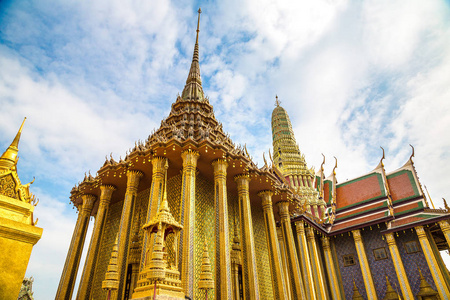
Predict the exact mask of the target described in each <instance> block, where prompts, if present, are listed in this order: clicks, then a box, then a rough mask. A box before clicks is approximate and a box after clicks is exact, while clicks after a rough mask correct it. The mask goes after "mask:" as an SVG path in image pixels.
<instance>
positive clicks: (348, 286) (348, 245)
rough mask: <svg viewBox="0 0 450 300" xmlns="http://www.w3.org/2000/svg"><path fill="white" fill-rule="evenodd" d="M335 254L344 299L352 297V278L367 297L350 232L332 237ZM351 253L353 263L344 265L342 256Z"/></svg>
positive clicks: (349, 299)
mask: <svg viewBox="0 0 450 300" xmlns="http://www.w3.org/2000/svg"><path fill="white" fill-rule="evenodd" d="M334 240H335V247H336V254H337V258H338V263H339V271H340V273H341V277H342V283H343V286H344V293H345V299H348V300H351V299H352V297H353V280H355V283H356V286H357V287H358V289H359V292H360V293H361V295H362V296H363V297H364V298H365V299H367V294H366V288H365V287H364V281H363V278H362V273H361V268H360V267H359V261H358V254H357V252H356V248H355V242H354V240H353V236H352V235H351V233H350V236H349V235H348V233H346V234H343V235H342V236H341V235H338V236H336V237H335V238H334ZM348 254H353V255H354V257H355V262H356V264H355V265H352V266H348V267H344V260H343V256H344V255H348Z"/></svg>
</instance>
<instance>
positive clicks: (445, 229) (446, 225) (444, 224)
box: [438, 220, 450, 234]
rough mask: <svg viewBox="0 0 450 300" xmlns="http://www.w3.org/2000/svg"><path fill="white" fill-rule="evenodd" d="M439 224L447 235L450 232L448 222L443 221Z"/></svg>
mask: <svg viewBox="0 0 450 300" xmlns="http://www.w3.org/2000/svg"><path fill="white" fill-rule="evenodd" d="M438 223H439V226H440V227H441V230H442V232H443V233H444V234H446V233H447V232H450V224H449V223H448V220H442V221H439V222H438Z"/></svg>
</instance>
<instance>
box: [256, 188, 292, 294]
mask: <svg viewBox="0 0 450 300" xmlns="http://www.w3.org/2000/svg"><path fill="white" fill-rule="evenodd" d="M272 195H273V192H272V191H262V192H259V193H258V196H260V197H261V198H262V208H263V211H264V221H265V222H264V223H265V224H266V233H267V244H268V245H267V246H268V247H267V248H268V249H269V257H270V260H269V262H270V270H271V274H272V282H273V291H274V299H282V300H285V299H289V298H288V294H287V292H286V284H285V279H284V273H283V269H282V268H283V266H282V262H281V253H280V247H279V245H278V240H277V228H276V226H275V218H274V216H273V208H272Z"/></svg>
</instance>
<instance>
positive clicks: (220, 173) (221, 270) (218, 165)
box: [212, 159, 233, 299]
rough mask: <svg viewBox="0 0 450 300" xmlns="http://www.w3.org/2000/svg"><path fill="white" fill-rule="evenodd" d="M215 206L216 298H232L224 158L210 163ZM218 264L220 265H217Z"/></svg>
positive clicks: (225, 162)
mask: <svg viewBox="0 0 450 300" xmlns="http://www.w3.org/2000/svg"><path fill="white" fill-rule="evenodd" d="M212 165H213V167H214V195H215V201H214V202H215V208H216V222H218V224H216V266H217V267H216V279H215V282H216V299H232V297H233V296H232V292H231V287H232V282H231V263H230V242H229V238H228V237H229V235H228V234H229V233H228V202H227V167H228V163H227V161H226V160H225V159H218V160H215V161H214V162H213V163H212ZM219 266H220V267H219Z"/></svg>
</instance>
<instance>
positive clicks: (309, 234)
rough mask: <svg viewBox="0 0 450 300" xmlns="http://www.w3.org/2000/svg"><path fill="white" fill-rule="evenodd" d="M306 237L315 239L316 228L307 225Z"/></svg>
mask: <svg viewBox="0 0 450 300" xmlns="http://www.w3.org/2000/svg"><path fill="white" fill-rule="evenodd" d="M305 231H306V239H308V240H313V239H314V229H313V228H312V227H311V226H308V227H306V229H305Z"/></svg>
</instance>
